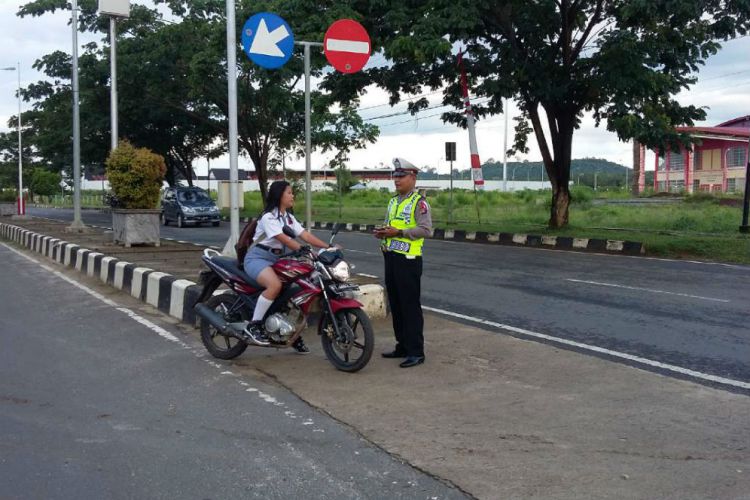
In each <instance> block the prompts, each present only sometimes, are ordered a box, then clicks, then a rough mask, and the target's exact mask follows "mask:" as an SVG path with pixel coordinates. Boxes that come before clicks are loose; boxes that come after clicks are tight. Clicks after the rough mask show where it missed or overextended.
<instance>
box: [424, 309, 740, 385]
mask: <svg viewBox="0 0 750 500" xmlns="http://www.w3.org/2000/svg"><path fill="white" fill-rule="evenodd" d="M422 309H425V310H427V311H432V312H436V313H438V314H444V315H445V316H451V317H454V318H459V319H463V320H466V321H471V322H473V323H478V324H481V325H487V326H492V327H494V328H500V329H502V330H508V331H510V332H513V333H517V334H520V335H524V336H527V337H532V338H535V339H542V340H547V341H550V342H555V343H557V344H563V345H568V346H572V347H576V348H578V349H583V350H586V351H592V352H598V353H600V354H606V355H607V356H612V357H614V358H620V359H625V360H628V361H632V362H634V363H639V364H642V365H646V366H651V367H654V368H659V369H661V370H665V371H670V372H674V373H679V374H681V375H687V376H690V377H694V378H697V379H700V380H706V381H708V382H714V383H717V384H722V385H729V386H732V387H738V388H740V389H750V382H742V381H740V380H733V379H729V378H724V377H717V376H716V375H710V374H708V373H702V372H697V371H695V370H690V369H687V368H682V367H681V366H675V365H669V364H666V363H661V362H659V361H654V360H651V359H647V358H642V357H640V356H633V355H632V354H626V353H624V352H618V351H613V350H611V349H605V348H603V347H597V346H594V345H588V344H582V343H581V342H576V341H574V340H568V339H563V338H559V337H553V336H551V335H546V334H544V333H537V332H532V331H531V330H525V329H523V328H517V327H515V326H510V325H504V324H502V323H497V322H495V321H489V320H486V319H481V318H475V317H473V316H467V315H465V314H459V313H454V312H451V311H446V310H445V309H437V308H435V307H427V306H422Z"/></svg>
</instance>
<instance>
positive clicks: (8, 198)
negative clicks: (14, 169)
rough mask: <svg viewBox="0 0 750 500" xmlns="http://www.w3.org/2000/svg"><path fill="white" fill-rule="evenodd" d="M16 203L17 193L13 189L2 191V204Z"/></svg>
mask: <svg viewBox="0 0 750 500" xmlns="http://www.w3.org/2000/svg"><path fill="white" fill-rule="evenodd" d="M12 201H16V191H15V190H13V189H0V202H3V203H9V202H12Z"/></svg>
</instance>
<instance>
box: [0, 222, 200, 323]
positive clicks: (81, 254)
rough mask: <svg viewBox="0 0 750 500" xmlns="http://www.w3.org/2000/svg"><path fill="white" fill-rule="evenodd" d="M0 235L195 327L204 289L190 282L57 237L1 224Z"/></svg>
mask: <svg viewBox="0 0 750 500" xmlns="http://www.w3.org/2000/svg"><path fill="white" fill-rule="evenodd" d="M0 236H2V237H3V238H5V239H7V240H10V241H15V242H16V243H18V244H20V245H22V246H24V247H26V248H28V249H30V250H32V251H34V252H37V253H39V254H42V255H44V256H45V257H49V258H50V259H52V260H54V261H56V262H59V263H60V264H62V265H64V266H66V267H70V268H73V269H77V270H78V271H79V272H81V273H84V274H87V275H88V276H91V277H94V278H99V279H100V280H101V281H102V283H105V284H107V285H109V286H112V287H114V288H117V289H118V290H122V291H123V292H125V293H129V294H130V295H132V296H133V297H135V298H137V299H139V300H142V301H144V302H146V303H148V304H150V305H152V306H154V307H156V308H157V309H159V310H160V311H162V312H164V313H166V314H169V315H170V316H172V317H175V318H177V319H179V320H181V321H183V322H185V323H188V324H190V325H194V324H195V312H194V311H193V308H192V305H193V304H194V303H195V301H196V300H197V299H198V296H199V295H200V292H201V287H200V286H198V285H196V284H195V283H193V282H192V281H190V280H185V279H177V278H175V277H174V276H172V275H170V274H167V273H162V272H158V271H155V270H153V269H150V268H147V267H140V266H138V265H136V264H132V263H130V262H126V261H124V260H120V259H117V258H115V257H108V256H106V255H104V254H102V253H99V252H94V251H92V250H89V249H87V248H83V247H81V246H79V245H76V244H75V243H69V242H67V241H64V240H60V239H58V238H53V237H51V236H45V235H43V234H39V233H35V232H32V231H29V230H27V229H23V228H21V227H18V226H14V225H11V224H5V223H0Z"/></svg>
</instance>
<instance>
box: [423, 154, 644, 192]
mask: <svg viewBox="0 0 750 500" xmlns="http://www.w3.org/2000/svg"><path fill="white" fill-rule="evenodd" d="M626 170H627V172H628V174H627V175H628V177H629V176H630V175H632V172H633V171H632V169H631V168H628V167H626V166H624V165H620V164H619V163H614V162H611V161H608V160H603V159H601V158H582V159H577V160H572V161H571V165H570V180H571V181H573V182H575V183H579V182H580V184H584V185H589V186H593V185H594V174H595V173H596V181H597V185H598V186H622V185H624V184H625V171H626ZM482 174H483V176H484V179H485V180H488V181H501V180H503V164H502V162H500V161H495V160H492V159H490V160H489V161H487V162H486V163H484V164H483V165H482ZM648 174H651V175H650V176H649V175H648ZM542 176H543V177H544V180H547V173H546V172H544V165H543V163H542V162H541V161H524V162H508V180H517V181H525V180H542ZM649 177H650V179H651V182H653V172H647V175H646V183H647V185H648V182H649ZM419 178H420V179H424V180H435V179H446V180H447V179H450V176H449V175H448V174H437V173H436V172H435V169H428V171H424V170H423V172H422V173H420V174H419ZM454 179H465V180H468V179H471V171H470V169H464V170H457V171H456V172H455V173H454Z"/></svg>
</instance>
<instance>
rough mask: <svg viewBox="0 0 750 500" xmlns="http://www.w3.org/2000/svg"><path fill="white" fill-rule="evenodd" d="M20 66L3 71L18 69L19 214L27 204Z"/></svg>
mask: <svg viewBox="0 0 750 500" xmlns="http://www.w3.org/2000/svg"><path fill="white" fill-rule="evenodd" d="M17 64H18V67H14V66H8V67H7V68H2V69H3V71H16V72H17V73H18V207H17V208H18V215H19V216H24V215H26V205H25V203H24V200H23V160H22V158H23V143H22V142H21V63H20V62H19V63H17Z"/></svg>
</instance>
